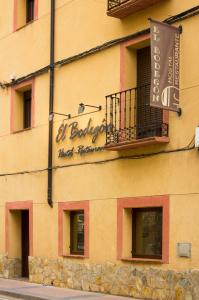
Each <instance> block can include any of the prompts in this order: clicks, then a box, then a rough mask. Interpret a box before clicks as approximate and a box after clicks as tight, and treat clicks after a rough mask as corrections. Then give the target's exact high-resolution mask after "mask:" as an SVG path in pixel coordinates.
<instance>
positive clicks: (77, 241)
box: [58, 201, 89, 258]
mask: <svg viewBox="0 0 199 300" xmlns="http://www.w3.org/2000/svg"><path fill="white" fill-rule="evenodd" d="M58 214H59V216H58V220H59V255H60V256H69V257H73V256H74V257H79V258H84V257H88V256H89V201H75V202H60V203H59V208H58Z"/></svg>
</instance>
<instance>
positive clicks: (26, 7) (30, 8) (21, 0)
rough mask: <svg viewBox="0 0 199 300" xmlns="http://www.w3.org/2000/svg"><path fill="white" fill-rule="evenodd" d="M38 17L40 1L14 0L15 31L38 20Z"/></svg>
mask: <svg viewBox="0 0 199 300" xmlns="http://www.w3.org/2000/svg"><path fill="white" fill-rule="evenodd" d="M37 17H38V0H14V21H13V29H14V31H16V30H17V29H19V28H21V27H23V26H25V25H26V24H28V23H30V22H32V21H34V20H36V19H37Z"/></svg>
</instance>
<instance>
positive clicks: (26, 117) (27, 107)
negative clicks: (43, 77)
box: [23, 90, 32, 129]
mask: <svg viewBox="0 0 199 300" xmlns="http://www.w3.org/2000/svg"><path fill="white" fill-rule="evenodd" d="M31 99H32V90H28V91H26V92H24V93H23V101H24V105H23V112H24V113H23V124H24V125H23V128H24V129H26V128H30V127H31Z"/></svg>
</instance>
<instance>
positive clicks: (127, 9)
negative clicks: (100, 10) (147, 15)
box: [107, 0, 161, 18]
mask: <svg viewBox="0 0 199 300" xmlns="http://www.w3.org/2000/svg"><path fill="white" fill-rule="evenodd" d="M159 1H161V0H108V4H107V15H108V16H112V17H116V18H124V17H126V16H128V15H130V14H132V13H135V12H137V11H139V10H141V9H145V8H147V7H149V6H151V5H153V4H155V3H157V2H159Z"/></svg>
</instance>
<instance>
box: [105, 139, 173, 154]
mask: <svg viewBox="0 0 199 300" xmlns="http://www.w3.org/2000/svg"><path fill="white" fill-rule="evenodd" d="M168 142H169V137H167V136H161V137H159V136H153V137H149V138H143V139H138V140H133V141H130V142H129V141H128V142H127V141H122V142H119V143H117V144H109V145H105V150H111V151H119V150H130V149H134V148H140V147H143V146H149V145H155V144H165V143H168Z"/></svg>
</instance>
